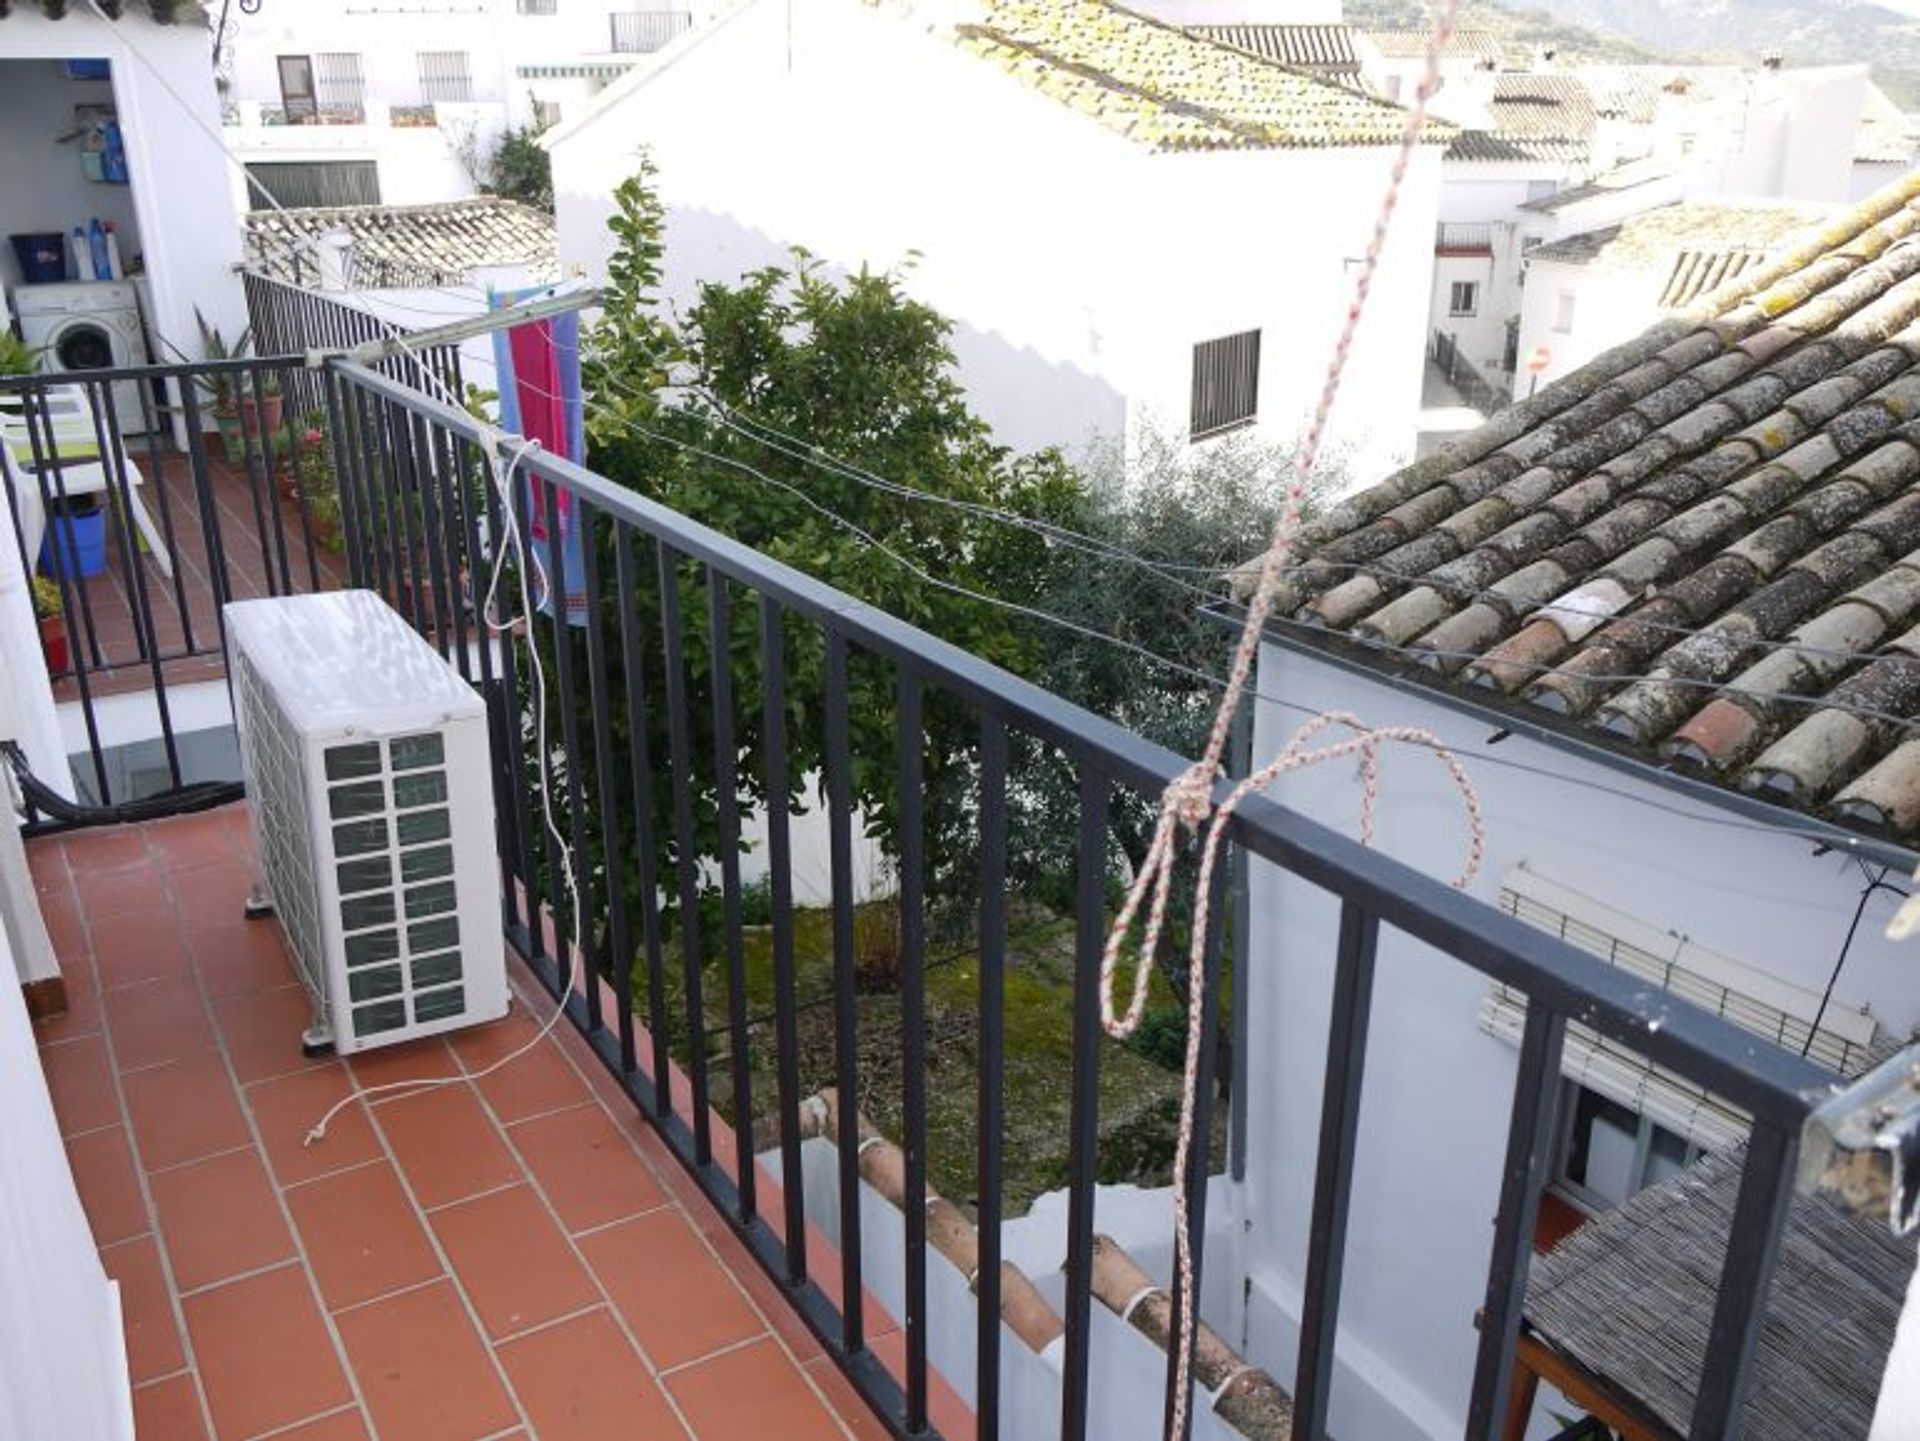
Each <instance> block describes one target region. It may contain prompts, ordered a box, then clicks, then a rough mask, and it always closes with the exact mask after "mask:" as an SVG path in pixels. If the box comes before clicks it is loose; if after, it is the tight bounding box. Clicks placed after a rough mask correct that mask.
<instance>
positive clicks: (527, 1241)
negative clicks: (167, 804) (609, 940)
mask: <svg viewBox="0 0 1920 1441" xmlns="http://www.w3.org/2000/svg"><path fill="white" fill-rule="evenodd" d="M249 850H250V841H249V839H248V835H247V830H246V820H245V811H244V810H243V809H242V808H241V807H238V806H235V807H229V808H227V809H225V810H221V811H213V812H208V813H206V814H203V815H199V816H192V817H182V818H179V819H176V820H171V821H163V822H158V823H154V824H151V825H146V826H141V827H122V828H118V829H115V830H108V831H93V832H86V833H80V834H75V835H73V836H69V837H66V838H63V839H45V840H40V841H35V842H33V843H32V844H31V845H30V846H29V857H30V860H31V863H32V866H33V871H34V876H35V879H36V882H37V886H38V889H39V893H40V899H41V904H42V907H43V909H44V911H45V914H46V917H47V923H48V926H49V928H50V930H51V931H52V934H53V940H54V945H55V947H56V949H57V950H58V952H59V954H60V957H61V962H62V967H63V971H64V974H65V975H66V977H67V985H68V991H69V997H70V1001H71V1009H70V1011H69V1013H68V1014H67V1015H66V1016H64V1017H61V1018H59V1019H56V1020H53V1021H49V1022H44V1023H42V1024H41V1026H40V1028H39V1031H40V1034H39V1039H40V1045H41V1060H42V1065H43V1067H44V1070H45V1073H46V1076H47V1081H48V1084H49V1088H50V1090H51V1092H52V1095H53V1100H54V1108H55V1111H56V1112H57V1114H58V1116H59V1120H60V1125H61V1130H62V1133H63V1134H64V1135H65V1136H66V1143H67V1152H68V1157H69V1160H70V1161H71V1163H72V1166H73V1170H74V1175H75V1179H76V1181H77V1183H78V1186H79V1190H80V1195H81V1200H82V1201H83V1203H84V1204H85V1206H86V1210H87V1215H88V1218H89V1220H90V1222H91V1223H92V1226H93V1230H94V1237H95V1240H96V1242H97V1243H98V1244H99V1246H100V1255H101V1259H102V1262H103V1263H104V1265H105V1267H106V1269H107V1271H108V1273H109V1274H110V1275H112V1276H114V1277H115V1278H116V1279H117V1280H118V1281H119V1283H120V1286H121V1301H122V1305H123V1308H124V1311H125V1318H126V1329H127V1346H128V1357H129V1362H130V1366H131V1368H132V1372H133V1381H134V1386H135V1391H134V1407H135V1415H136V1419H137V1426H138V1431H139V1437H140V1441H175V1438H208V1437H211V1438H216V1441H247V1438H254V1437H264V1436H273V1437H276V1438H278V1437H285V1438H287V1441H350V1438H374V1441H482V1438H495V1437H497V1438H507V1437H516V1438H527V1441H532V1438H536V1437H539V1438H567V1441H588V1438H596V1437H610V1438H611V1437H619V1438H623V1441H636V1438H638V1441H653V1438H675V1441H679V1438H687V1437H692V1438H696V1441H747V1438H762V1437H779V1438H783V1441H784V1438H793V1441H809V1438H816V1437H818V1438H829V1437H856V1438H866V1437H877V1436H880V1435H881V1434H883V1433H882V1431H881V1428H880V1427H879V1425H878V1424H877V1422H876V1421H875V1420H874V1419H873V1418H872V1416H871V1415H869V1414H868V1413H866V1412H865V1411H864V1410H863V1408H862V1407H861V1404H860V1402H859V1401H858V1400H857V1398H856V1397H855V1396H854V1394H853V1392H852V1390H851V1388H850V1387H849V1386H848V1385H847V1384H846V1382H845V1381H844V1380H843V1379H842V1378H841V1376H840V1375H839V1373H838V1372H837V1371H835V1370H834V1369H833V1367H832V1364H831V1363H830V1362H829V1361H828V1360H827V1359H826V1358H825V1357H824V1355H823V1354H822V1353H821V1351H820V1348H819V1347H818V1345H816V1344H815V1343H814V1342H813V1341H812V1339H811V1338H810V1337H809V1336H808V1335H807V1334H806V1333H805V1331H804V1329H803V1328H801V1326H800V1325H799V1323H798V1321H797V1319H796V1318H794V1317H793V1316H792V1315H791V1313H789V1312H786V1311H785V1309H784V1303H782V1302H781V1301H780V1300H779V1299H778V1296H777V1293H776V1292H774V1290H773V1288H772V1287H771V1286H770V1285H769V1284H768V1283H767V1282H766V1281H765V1279H764V1278H763V1277H762V1276H761V1275H760V1274H759V1273H758V1271H757V1269H755V1268H754V1266H753V1263H752V1262H751V1260H750V1259H748V1257H747V1255H746V1253H745V1251H744V1250H743V1249H742V1248H740V1247H739V1246H738V1245H737V1244H736V1243H735V1242H734V1241H733V1239H732V1238H731V1236H730V1234H729V1233H727V1232H726V1230H725V1228H724V1227H723V1226H722V1225H721V1223H720V1221H719V1219H718V1217H717V1216H716V1215H715V1214H714V1213H713V1212H712V1211H711V1210H710V1209H708V1208H707V1205H706V1202H705V1200H704V1198H702V1197H701V1196H700V1195H699V1193H698V1191H697V1190H695V1189H694V1187H693V1185H692V1183H691V1182H690V1181H689V1180H688V1179H687V1178H686V1177H685V1174H684V1173H683V1172H682V1171H681V1170H680V1168H679V1167H678V1165H677V1164H676V1163H675V1162H674V1160H673V1158H672V1157H671V1156H670V1155H669V1154H668V1152H667V1151H666V1149H665V1147H664V1145H663V1144H662V1143H661V1142H660V1141H659V1140H658V1139H657V1138H656V1137H655V1136H654V1134H653V1133H652V1131H651V1130H650V1129H648V1128H647V1127H646V1125H645V1123H644V1122H643V1121H641V1120H640V1119H639V1117H638V1116H637V1115H636V1114H635V1113H634V1112H633V1110H632V1108H631V1106H629V1105H627V1104H626V1103H625V1102H624V1100H623V1098H621V1097H620V1096H619V1095H618V1093H617V1091H615V1090H614V1088H613V1084H612V1082H611V1081H610V1080H609V1079H607V1078H606V1077H605V1076H604V1074H603V1073H602V1072H601V1071H600V1069H599V1067H598V1064H597V1063H596V1062H595V1061H594V1060H593V1059H592V1057H591V1056H590V1055H589V1054H588V1053H587V1051H586V1048H585V1045H584V1043H582V1042H580V1041H579V1040H578V1038H577V1037H576V1036H575V1034H574V1033H573V1032H572V1030H571V1029H570V1028H569V1027H567V1026H564V1025H563V1026H561V1027H558V1028H556V1031H555V1033H554V1036H553V1037H551V1038H549V1039H548V1040H546V1041H543V1042H541V1044H540V1045H539V1046H537V1047H536V1048H535V1049H534V1050H532V1051H531V1052H529V1053H528V1054H527V1056H526V1057H525V1058H524V1059H522V1060H519V1061H516V1062H514V1063H513V1064H512V1065H510V1066H508V1067H506V1068H505V1069H503V1070H499V1071H496V1072H495V1073H493V1074H492V1075H490V1076H487V1077H485V1078H482V1079H478V1080H476V1079H471V1077H473V1075H474V1073H476V1072H478V1071H481V1070H483V1069H484V1068H485V1067H486V1066H487V1065H488V1064H489V1063H490V1062H491V1061H494V1060H496V1059H498V1058H500V1057H502V1056H504V1055H506V1054H507V1053H508V1052H510V1051H511V1050H512V1049H513V1048H514V1047H516V1046H518V1045H519V1044H520V1043H521V1042H522V1041H524V1040H525V1039H526V1038H528V1037H529V1036H530V1035H532V1034H533V1031H534V1027H535V1021H534V1019H533V1018H534V1017H538V1016H544V1015H545V1014H546V1012H545V1003H544V1002H540V1003H537V1004H531V1005H530V1004H529V1003H528V1001H527V999H526V998H525V997H522V998H521V1000H520V1002H519V1003H518V1004H516V1006H515V1010H514V1013H513V1015H512V1016H510V1017H509V1018H508V1019H507V1020H505V1021H503V1022H500V1023H498V1024H497V1025H495V1026H492V1027H488V1028H485V1029H481V1030H475V1031H470V1032H465V1033H461V1034H459V1035H457V1036H455V1037H453V1038H452V1039H451V1040H449V1041H441V1040H432V1041H427V1042H422V1043H415V1044H412V1045H409V1046H406V1047H397V1048H392V1049H389V1050H385V1051H376V1052H372V1053H369V1054H367V1055H366V1056H365V1057H363V1058H356V1059H355V1060H353V1061H351V1062H345V1061H341V1060H337V1059H333V1058H326V1059H320V1060H308V1059H305V1058H303V1057H302V1056H301V1053H300V1046H299V1031H300V1028H301V1026H302V1025H303V1024H304V1020H305V1016H306V1003H305V999H304V994H303V992H301V991H300V989H299V988H298V986H297V983H296V982H295V980H294V975H293V972H292V969H291V967H290V965H289V963H288V961H287V960H286V957H285V955H284V953H283V952H282V950H281V945H280V938H279V932H278V930H277V928H276V927H275V926H274V925H273V924H272V923H271V922H247V921H244V920H242V919H241V918H240V905H241V899H242V896H243V894H244V892H245V890H246V884H247V865H248V853H249ZM422 1075H442V1076H450V1077H454V1078H456V1079H455V1080H454V1082H453V1083H452V1084H450V1085H446V1086H443V1087H438V1088H436V1089H433V1090H431V1091H426V1092H423V1093H416V1094H413V1095H410V1096H394V1095H386V1096H379V1095H374V1096H367V1097H364V1098H361V1097H360V1094H359V1093H361V1092H363V1091H364V1090H365V1089H366V1088H369V1087H373V1086H376V1085H379V1084H381V1083H383V1082H386V1081H391V1080H395V1079H400V1078H406V1077H418V1076H422ZM350 1095H353V1096H356V1099H355V1101H354V1104H353V1105H351V1106H350V1107H349V1108H348V1109H346V1110H345V1111H343V1112H342V1113H341V1114H340V1115H339V1116H338V1117H336V1118H335V1120H334V1122H333V1125H332V1127H331V1131H330V1134H329V1135H328V1136H327V1137H326V1139H325V1140H324V1141H322V1142H320V1143H318V1144H316V1145H313V1146H311V1147H308V1146H303V1145H302V1143H301V1138H302V1137H303V1135H304V1134H305V1133H306V1131H307V1129H308V1128H309V1127H310V1126H312V1125H313V1123H314V1122H315V1121H316V1120H317V1119H318V1118H319V1116H320V1115H321V1113H322V1112H324V1111H325V1110H326V1108H327V1107H329V1106H331V1105H332V1104H333V1103H334V1102H335V1101H337V1100H340V1099H342V1098H344V1097H347V1096H350ZM775 1308H779V1309H775ZM878 1345H879V1343H878V1342H876V1346H878Z"/></svg>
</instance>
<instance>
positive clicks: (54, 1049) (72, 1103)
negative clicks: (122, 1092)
mask: <svg viewBox="0 0 1920 1441" xmlns="http://www.w3.org/2000/svg"><path fill="white" fill-rule="evenodd" d="M40 1069H41V1071H42V1072H43V1073H44V1074H45V1076H46V1078H47V1091H48V1092H49V1094H51V1096H52V1097H53V1113H54V1115H55V1116H56V1117H57V1118H58V1119H59V1121H60V1134H61V1135H63V1136H71V1135H72V1134H73V1133H74V1132H75V1131H91V1130H93V1129H95V1128H96V1127H99V1126H110V1125H112V1124H113V1123H114V1122H116V1121H118V1120H119V1119H120V1098H119V1097H118V1096H117V1095H115V1094H114V1089H113V1068H112V1066H110V1065H109V1064H108V1062H107V1043H106V1039H105V1038H104V1037H102V1036H82V1037H80V1038H79V1039H78V1040H72V1041H62V1042H61V1043H60V1044H59V1045H57V1046H46V1047H43V1048H42V1049H41V1052H40Z"/></svg>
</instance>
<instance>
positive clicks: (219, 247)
mask: <svg viewBox="0 0 1920 1441" xmlns="http://www.w3.org/2000/svg"><path fill="white" fill-rule="evenodd" d="M4 38H5V45H6V49H5V56H6V59H8V60H64V59H69V58H74V57H80V58H102V57H104V58H107V59H110V60H112V61H113V98H114V105H115V108H116V110H117V112H118V115H119V120H120V127H121V130H122V132H123V133H124V135H125V143H126V150H127V166H128V171H129V175H130V178H131V181H132V185H131V190H130V193H131V195H132V201H133V206H134V211H135V216H136V219H137V233H138V236H139V239H140V250H141V253H142V255H143V257H144V259H145V262H146V269H147V275H148V277H149V282H150V285H151V293H152V297H153V313H152V314H151V315H150V316H148V321H149V323H150V324H151V325H152V326H153V327H154V328H155V329H156V330H157V331H158V332H159V333H160V334H161V335H162V336H164V337H166V338H167V339H168V340H171V341H174V342H175V343H177V344H179V345H180V346H181V348H182V349H183V350H184V351H185V352H186V353H188V354H197V353H198V349H197V347H198V340H197V333H198V332H197V330H196V328H195V326H194V321H193V312H194V308H195V307H196V306H198V307H199V308H200V309H201V310H203V311H204V312H205V313H206V314H207V316H208V318H209V319H211V320H213V321H214V322H215V323H216V324H219V325H220V326H221V327H222V328H223V329H225V330H227V331H228V333H229V334H231V333H234V332H236V331H238V330H239V329H240V327H241V326H242V325H244V324H245V323H246V319H245V317H246V307H245V304H244V302H243V299H242V297H241V293H240V285H239V282H238V281H237V280H236V279H235V277H234V274H233V267H234V266H236V265H237V264H238V263H239V261H240V227H239V224H238V222H237V220H236V219H235V213H234V207H233V203H232V197H231V194H230V191H229V189H228V183H227V161H226V160H225V158H224V157H223V156H222V154H221V150H220V146H219V143H218V141H217V139H216V138H215V137H216V136H217V134H218V132H219V128H220V111H219V106H218V104H217V103H216V101H215V98H214V89H213V74H212V71H211V70H210V69H209V68H208V65H207V36H206V31H205V30H204V29H202V28H201V27H199V26H195V25H191V24H185V25H157V24H155V23H153V21H152V20H151V19H149V18H148V17H147V15H146V13H145V11H144V9H143V8H142V7H138V6H128V7H127V11H126V15H125V18H123V19H121V20H119V21H117V22H108V21H104V20H102V19H100V18H99V16H97V15H95V14H93V13H92V12H91V11H89V10H87V9H86V8H85V7H83V6H79V5H75V6H73V7H71V8H70V10H69V11H68V14H67V16H66V18H65V19H63V20H57V21H53V20H48V19H47V18H46V17H45V16H44V15H43V14H42V13H41V12H40V10H39V9H38V7H28V6H16V7H15V9H14V13H13V14H12V15H11V16H10V17H9V18H8V19H7V21H6V32H5V37H4ZM51 123H53V118H47V117H43V118H42V119H41V120H40V121H39V122H38V127H39V128H44V126H46V125H48V124H51ZM209 131H211V132H213V134H209V133H207V132H209ZM78 166H79V162H78V159H77V158H75V160H74V167H75V170H76V172H77V170H78ZM113 188H116V187H109V186H98V187H94V186H89V189H98V190H101V191H106V190H109V189H113ZM0 201H3V202H4V204H5V206H6V207H7V213H8V215H9V217H11V216H12V215H14V214H15V213H17V212H16V207H18V206H20V205H21V204H23V200H22V198H21V197H20V196H19V195H18V194H17V193H16V192H15V191H13V190H12V189H8V190H5V191H0ZM92 213H93V212H92V211H89V212H88V214H92ZM71 224H72V221H71V220H69V221H68V225H69V227H71ZM24 228H28V227H27V226H24V225H20V226H16V225H14V224H12V223H11V221H10V222H9V224H8V225H7V226H6V227H5V229H7V230H9V231H11V230H15V229H24ZM32 228H38V226H37V225H35V226H34V227H32ZM123 243H124V242H123ZM129 258H131V257H129Z"/></svg>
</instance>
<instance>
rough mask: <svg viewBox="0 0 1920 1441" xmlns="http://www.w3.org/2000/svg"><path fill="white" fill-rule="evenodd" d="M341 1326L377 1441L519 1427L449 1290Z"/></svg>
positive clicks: (357, 1315)
mask: <svg viewBox="0 0 1920 1441" xmlns="http://www.w3.org/2000/svg"><path fill="white" fill-rule="evenodd" d="M216 1294H217V1293H216ZM338 1324H339V1327H340V1336H341V1339H342V1340H343V1341H344V1342H345V1343H346V1347H347V1356H348V1358H349V1360H350V1361H351V1362H352V1364H353V1371H354V1375H355V1376H356V1377H358V1378H359V1381H360V1391H361V1394H362V1395H363V1396H364V1397H365V1398H366V1403H367V1409H368V1411H369V1412H371V1413H372V1416H373V1424H374V1425H375V1426H376V1427H377V1428H378V1429H379V1431H380V1434H381V1435H383V1436H394V1437H405V1438H406V1441H475V1438H477V1437H481V1436H489V1435H491V1434H493V1433H494V1432H496V1431H502V1430H505V1429H506V1428H507V1427H509V1426H511V1425H513V1424H514V1423H515V1422H516V1421H517V1420H518V1419H519V1416H518V1414H517V1413H516V1411H515V1410H514V1407H513V1403H512V1402H511V1401H510V1400H509V1399H508V1396H507V1393H506V1389H505V1388H504V1387H503V1386H501V1384H500V1380H499V1377H498V1375H497V1374H496V1373H495V1371H494V1369H493V1366H492V1364H491V1362H490V1361H489V1360H488V1357H487V1349H486V1345H485V1343H484V1342H482V1341H481V1339H480V1336H479V1333H477V1332H476V1331H475V1330H474V1329H473V1322H472V1321H471V1320H469V1319H468V1317H467V1313H466V1311H465V1309H464V1308H463V1307H462V1306H461V1304H460V1300H459V1297H458V1296H457V1295H456V1294H455V1293H454V1289H453V1286H452V1284H451V1283H450V1282H442V1283H440V1284H439V1285H436V1286H427V1287H423V1288H422V1289H420V1290H418V1291H409V1292H407V1293H406V1294H405V1295H403V1296H394V1297H390V1298H389V1299H387V1300H385V1301H376V1302H374V1303H373V1304H372V1305H371V1306H362V1307H359V1308H358V1309H356V1310H353V1311H348V1312H346V1313H345V1314H343V1315H342V1316H340V1318H339V1321H338Z"/></svg>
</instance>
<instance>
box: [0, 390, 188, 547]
mask: <svg viewBox="0 0 1920 1441" xmlns="http://www.w3.org/2000/svg"><path fill="white" fill-rule="evenodd" d="M40 394H41V396H42V397H43V402H44V415H45V420H44V421H43V422H38V423H37V424H38V427H39V439H40V445H41V451H42V454H43V455H45V453H46V450H47V436H48V431H49V430H50V431H51V432H52V439H53V443H52V452H53V457H52V459H53V464H54V465H56V466H58V468H59V479H58V480H57V481H56V480H54V479H53V478H52V477H51V476H49V477H48V481H47V490H48V492H49V493H50V494H53V495H61V494H64V495H66V496H67V497H68V498H69V499H71V498H74V497H76V496H86V495H100V494H103V493H110V492H113V493H117V487H116V486H115V484H114V478H113V476H112V474H111V473H110V470H109V467H108V465H107V464H106V462H105V461H104V460H102V459H101V458H100V440H99V433H98V432H97V431H96V430H95V429H94V424H93V411H92V409H91V407H90V406H89V405H88V404H87V394H86V391H85V390H84V389H83V388H82V387H80V386H77V385H54V386H49V387H47V388H46V389H45V390H44V391H42V392H40ZM27 404H28V401H27V393H26V392H24V391H10V392H8V393H6V394H3V395H0V456H3V457H4V464H5V466H6V472H7V485H8V488H9V489H11V490H12V492H13V497H14V505H15V507H16V508H17V509H18V512H19V516H20V528H21V531H22V532H23V534H24V536H25V539H26V540H27V542H28V545H27V554H28V556H29V557H32V556H34V555H37V554H39V550H40V538H41V537H42V536H43V535H44V534H45V531H46V517H45V515H44V514H43V511H44V506H43V505H42V503H41V499H40V485H39V481H38V478H37V472H36V469H35V466H34V454H33V445H34V437H33V434H32V431H31V430H30V429H29V426H28V421H27ZM112 439H113V443H114V444H115V445H120V438H119V436H117V435H116V436H114V437H112ZM120 463H121V465H122V467H124V474H125V475H126V478H127V488H126V502H127V518H128V519H129V520H131V521H132V522H133V526H134V529H135V530H136V531H138V532H139V535H140V538H141V540H143V541H144V542H145V543H146V546H147V549H148V551H150V552H151V553H152V555H153V560H154V564H156V565H158V566H159V567H160V573H161V574H162V575H165V576H167V577H168V578H169V579H171V578H172V576H173V556H172V555H171V554H169V553H168V551H167V546H166V541H165V539H164V538H163V537H162V536H161V534H160V527H159V526H157V525H155V524H154V523H153V516H152V515H151V514H149V513H148V511H147V508H146V506H145V505H143V504H142V503H141V501H140V487H141V486H142V485H143V484H145V477H143V476H142V475H141V474H140V468H139V467H138V466H136V465H135V464H134V463H133V457H132V456H130V455H128V454H127V451H126V447H125V446H123V445H121V446H120Z"/></svg>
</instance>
